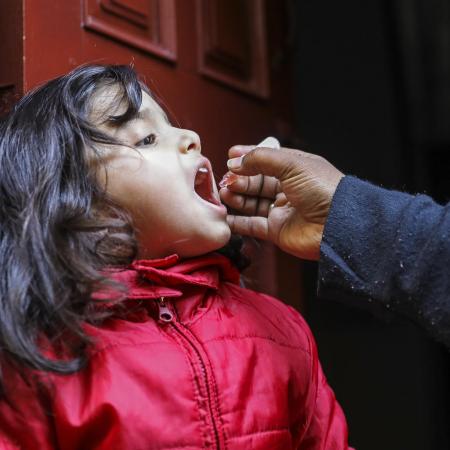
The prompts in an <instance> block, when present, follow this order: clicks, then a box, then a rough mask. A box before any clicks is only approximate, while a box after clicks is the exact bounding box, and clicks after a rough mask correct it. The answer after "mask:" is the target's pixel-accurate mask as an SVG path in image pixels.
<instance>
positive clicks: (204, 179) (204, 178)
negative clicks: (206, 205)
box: [194, 171, 214, 203]
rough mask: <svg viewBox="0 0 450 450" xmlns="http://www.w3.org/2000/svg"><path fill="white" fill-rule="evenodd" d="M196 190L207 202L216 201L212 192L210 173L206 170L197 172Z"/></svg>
mask: <svg viewBox="0 0 450 450" xmlns="http://www.w3.org/2000/svg"><path fill="white" fill-rule="evenodd" d="M194 189H195V192H197V194H198V195H199V196H200V197H201V198H202V199H203V200H206V201H207V202H210V203H214V199H213V196H212V192H211V186H210V183H209V174H208V173H204V172H200V171H199V172H197V175H196V177H195V187H194Z"/></svg>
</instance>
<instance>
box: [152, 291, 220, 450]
mask: <svg viewBox="0 0 450 450" xmlns="http://www.w3.org/2000/svg"><path fill="white" fill-rule="evenodd" d="M158 308H159V320H160V321H161V322H163V323H166V324H168V325H170V326H172V328H173V329H174V330H175V331H176V332H177V333H178V335H179V336H181V337H182V338H183V339H184V340H185V341H186V342H187V343H188V344H189V345H190V347H192V349H193V350H194V352H195V354H196V355H197V358H198V360H199V362H200V366H201V368H202V374H203V380H204V382H205V386H206V393H207V397H208V409H209V413H210V418H211V423H212V427H213V430H214V439H215V442H216V449H217V450H220V438H219V429H218V426H217V423H216V420H215V418H214V406H213V400H212V394H211V391H210V386H209V380H208V371H207V368H206V364H205V361H204V359H203V357H202V354H201V352H200V350H199V349H198V348H197V346H196V345H195V342H194V341H193V339H191V338H190V337H189V335H187V333H186V332H189V334H190V335H192V333H191V332H190V331H189V330H188V328H187V327H186V326H185V325H183V324H182V323H181V322H178V321H177V320H176V318H175V315H174V313H173V312H172V311H171V310H170V308H169V307H168V304H167V303H166V300H165V298H164V297H160V298H159V299H158ZM192 336H193V337H194V338H195V336H194V335H192Z"/></svg>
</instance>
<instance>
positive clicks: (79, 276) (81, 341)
mask: <svg viewBox="0 0 450 450" xmlns="http://www.w3.org/2000/svg"><path fill="white" fill-rule="evenodd" d="M103 87H112V88H114V92H117V101H118V102H124V104H125V105H127V108H126V111H125V112H124V113H123V114H121V115H117V116H108V115H107V111H105V112H104V116H105V117H104V120H109V121H112V122H114V123H116V124H122V123H124V122H126V121H128V120H130V119H132V118H133V117H134V116H135V115H136V114H137V112H138V110H139V108H140V105H141V101H142V89H146V88H145V86H144V85H143V84H142V83H141V82H140V81H139V79H138V77H137V76H136V74H135V72H134V70H133V69H132V68H131V67H129V66H99V65H89V66H82V67H79V68H77V69H75V70H74V71H73V72H71V73H69V74H67V75H65V76H62V77H59V78H57V79H55V80H52V81H50V82H48V83H46V84H45V85H43V86H41V87H39V88H37V89H35V90H33V91H32V92H30V93H28V94H27V95H25V96H24V97H23V98H22V99H21V100H20V101H19V103H18V104H17V105H16V106H15V108H14V109H13V111H12V112H11V113H10V114H9V115H8V116H7V117H6V118H5V119H4V120H3V121H2V124H1V125H0V196H1V197H0V264H1V274H0V295H1V298H0V354H1V364H4V363H8V362H10V363H12V364H13V365H14V366H18V367H23V368H29V369H35V370H39V371H49V372H55V373H60V374H65V373H73V372H76V371H78V370H80V369H81V368H82V366H83V364H84V362H85V360H86V354H87V351H86V349H87V347H88V345H89V343H90V340H89V337H88V336H87V335H86V334H85V333H84V332H83V327H82V324H83V323H84V322H95V321H97V320H100V319H101V318H102V317H100V316H99V315H98V313H97V312H96V311H98V308H97V309H95V308H94V302H93V301H92V298H91V296H92V293H93V292H94V291H97V290H101V289H102V288H105V287H107V286H108V284H109V283H111V281H110V280H108V279H107V278H105V277H104V276H102V269H104V268H105V267H106V266H108V267H110V266H113V267H123V266H126V265H128V264H129V263H130V262H131V261H132V260H133V259H134V258H135V257H136V254H137V242H136V239H135V235H134V230H133V226H132V222H131V218H130V216H129V215H128V213H127V212H126V211H124V210H123V209H122V208H120V207H119V206H118V205H116V204H115V203H114V202H113V201H112V200H111V199H110V198H109V197H108V195H107V193H106V192H105V190H104V189H103V188H101V187H100V186H99V185H98V184H97V182H96V176H95V173H93V169H91V168H90V167H92V166H96V164H94V165H92V164H88V162H89V161H88V160H89V159H90V158H92V157H94V158H99V150H97V146H98V144H103V145H104V144H106V145H111V144H117V142H115V141H114V140H113V139H112V138H111V137H110V136H108V135H106V134H104V133H102V132H100V131H99V130H98V129H97V128H96V127H95V126H94V125H93V124H92V123H91V121H90V120H89V115H90V112H91V107H92V105H91V100H92V98H93V94H94V93H95V92H96V91H97V90H98V89H99V88H103ZM88 149H89V152H88ZM88 155H89V156H88ZM92 155H93V156H92ZM240 246H241V241H240V239H239V238H235V237H234V238H233V239H232V245H229V246H228V247H227V248H225V249H223V250H222V252H223V253H224V254H226V255H228V256H229V257H230V258H232V259H234V261H235V262H237V265H238V266H243V265H244V263H245V260H244V259H242V256H241V254H240V251H239V248H240ZM42 342H45V343H47V344H51V346H52V347H51V348H52V349H57V350H56V353H54V355H55V356H54V357H53V356H52V357H49V356H48V354H47V353H45V352H44V350H43V348H45V346H43V345H42ZM0 368H1V365H0ZM2 388H4V380H3V379H2V376H1V372H0V389H2Z"/></svg>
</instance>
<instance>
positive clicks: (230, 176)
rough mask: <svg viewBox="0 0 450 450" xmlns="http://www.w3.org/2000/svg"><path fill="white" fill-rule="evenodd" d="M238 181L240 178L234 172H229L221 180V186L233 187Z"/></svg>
mask: <svg viewBox="0 0 450 450" xmlns="http://www.w3.org/2000/svg"><path fill="white" fill-rule="evenodd" d="M237 179H238V176H237V175H236V174H234V173H232V172H227V173H226V174H225V175H224V176H223V178H222V179H221V180H220V183H219V186H220V187H221V188H224V187H228V186H231V185H232V184H233V183H234V182H235V181H236V180H237Z"/></svg>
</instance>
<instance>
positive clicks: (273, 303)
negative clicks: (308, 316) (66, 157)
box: [218, 283, 314, 354]
mask: <svg viewBox="0 0 450 450" xmlns="http://www.w3.org/2000/svg"><path fill="white" fill-rule="evenodd" d="M219 294H220V297H221V298H222V302H220V303H219V306H218V307H219V308H221V309H224V310H225V311H226V312H228V313H230V312H231V313H233V314H235V315H236V316H237V318H238V320H237V324H238V327H239V329H240V330H241V332H242V329H244V330H246V331H247V332H248V333H253V334H254V335H255V336H256V335H258V336H264V337H266V338H268V339H272V340H274V341H275V342H277V343H279V344H280V345H285V346H289V347H298V348H299V349H302V350H304V351H305V352H307V353H308V354H311V352H312V347H313V341H314V339H313V336H312V333H311V330H310V328H309V326H308V324H307V323H306V321H305V320H304V318H303V317H302V316H301V314H300V313H299V312H298V311H297V310H296V309H295V308H293V307H292V306H290V305H287V304H285V303H283V302H282V301H281V300H279V299H277V298H275V297H272V296H270V295H267V294H263V293H261V292H256V291H253V290H251V289H246V288H242V287H240V286H236V285H234V284H231V283H224V284H223V285H222V287H221V289H220V291H219Z"/></svg>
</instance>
